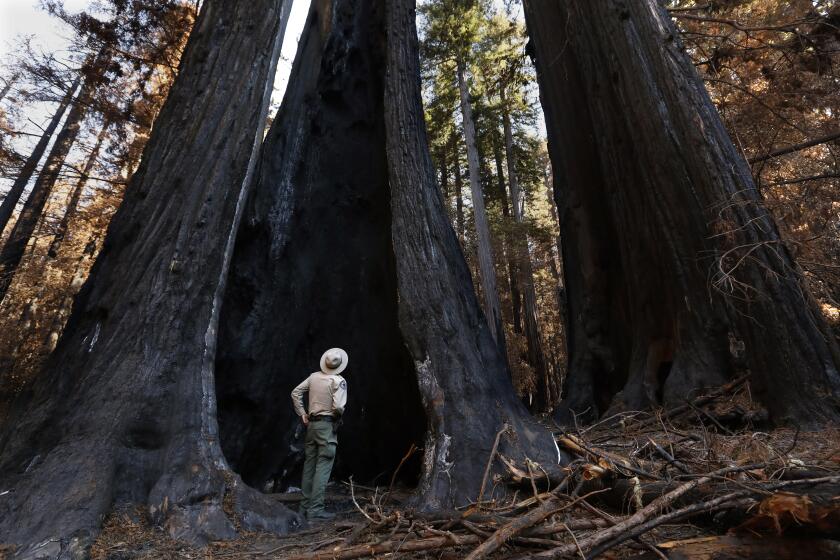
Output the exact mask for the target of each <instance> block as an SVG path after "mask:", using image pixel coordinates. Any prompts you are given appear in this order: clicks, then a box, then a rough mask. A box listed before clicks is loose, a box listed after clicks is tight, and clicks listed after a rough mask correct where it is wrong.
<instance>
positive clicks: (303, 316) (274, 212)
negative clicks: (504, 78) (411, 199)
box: [216, 0, 425, 489]
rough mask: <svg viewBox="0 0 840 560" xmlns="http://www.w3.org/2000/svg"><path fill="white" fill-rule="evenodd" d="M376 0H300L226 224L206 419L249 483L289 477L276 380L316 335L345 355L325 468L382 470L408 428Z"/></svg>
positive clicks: (287, 387)
mask: <svg viewBox="0 0 840 560" xmlns="http://www.w3.org/2000/svg"><path fill="white" fill-rule="evenodd" d="M382 5H383V3H382V2H380V1H379V0H318V1H316V2H314V3H313V4H312V7H311V9H310V13H309V17H308V20H307V22H306V26H305V29H304V32H303V34H302V36H301V40H300V44H299V47H298V56H297V58H296V60H295V64H294V68H293V70H292V73H291V76H290V79H289V83H290V86H289V89H288V91H287V94H286V98H285V99H284V101H283V104H282V106H281V108H280V111H279V113H278V115H277V117H276V118H275V119H274V122H273V124H272V127H271V130H270V131H269V133H268V136H267V139H266V142H265V145H264V147H263V152H262V154H261V165H260V175H259V177H258V182H257V184H256V185H255V189H254V191H253V193H252V196H251V198H250V200H249V202H248V205H247V207H246V210H245V215H244V220H243V223H242V227H241V229H240V232H239V235H238V238H237V242H236V248H235V252H234V259H233V264H232V268H231V277H230V280H229V283H228V289H227V293H226V297H225V303H224V306H223V312H222V321H221V331H220V347H219V355H218V358H217V377H216V379H217V390H218V403H219V424H220V430H221V439H222V447H223V450H224V451H225V456H226V457H227V458H228V460H229V461H230V463H231V465H232V467H233V468H234V469H235V470H237V471H238V472H239V473H241V474H242V476H243V478H244V479H245V480H246V481H247V482H250V483H252V484H255V485H260V486H263V485H265V483H268V486H269V487H270V486H271V485H272V483H273V484H274V485H275V486H274V487H275V488H278V489H279V488H285V487H286V486H288V485H289V484H294V485H299V483H300V478H299V476H300V473H299V468H298V467H299V466H300V465H299V464H300V461H301V458H302V451H303V442H302V437H301V436H302V434H301V432H302V431H303V430H302V424H301V422H300V420H299V419H298V418H297V416H296V415H295V414H294V411H293V409H292V407H291V401H290V398H289V394H290V393H291V390H292V389H293V388H294V387H295V386H296V385H297V384H298V383H300V381H301V380H302V379H303V378H305V377H306V376H307V375H308V374H309V373H311V372H312V371H316V370H317V369H318V361H319V359H320V356H321V353H322V352H323V351H324V350H326V349H327V348H331V347H335V346H339V347H341V348H344V349H345V350H347V352H348V353H349V356H350V365H349V367H348V369H347V370H346V371H345V373H344V376H345V377H346V379H347V383H348V392H349V402H348V406H347V409H346V413H345V415H344V417H343V425H342V427H341V429H340V431H339V440H340V442H339V446H338V456H337V459H336V466H335V471H334V472H335V476H337V477H342V478H346V477H347V476H349V475H354V479H355V480H356V481H359V482H365V481H375V480H377V479H376V477H377V476H378V475H379V476H381V475H383V474H387V476H390V473H391V472H392V471H393V470H394V468H396V466H397V465H398V464H399V462H400V459H401V457H402V456H403V455H404V454H405V452H406V450H407V449H408V448H409V446H410V445H411V444H412V443H415V444H418V445H419V444H421V443H422V439H423V434H424V430H425V420H424V415H423V410H422V408H421V406H420V396H419V393H418V390H417V381H416V378H415V376H414V370H413V363H412V360H411V358H410V356H409V355H408V353H407V351H406V349H405V344H404V342H403V341H402V338H401V336H400V333H399V329H398V326H397V286H396V272H395V270H394V255H393V250H392V248H391V221H390V213H391V212H390V202H389V192H388V170H387V166H386V159H385V124H384V118H383V109H382V104H383V95H384V94H383V57H384V52H383V44H384V27H383V18H384V12H383V8H382ZM418 470H419V462H417V461H414V464H413V468H407V467H406V466H404V467H403V469H401V473H402V474H403V475H408V476H409V482H410V483H414V482H416V476H417V472H418ZM378 480H379V482H381V481H382V479H378Z"/></svg>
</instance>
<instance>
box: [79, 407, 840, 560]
mask: <svg viewBox="0 0 840 560" xmlns="http://www.w3.org/2000/svg"><path fill="white" fill-rule="evenodd" d="M699 431H700V432H702V434H701V435H699V436H696V435H694V434H687V435H691V436H692V438H681V437H680V434H682V433H684V432H683V431H681V430H680V428H679V427H677V426H674V425H672V424H668V425H667V427H666V426H665V424H664V423H663V424H662V425H661V426H656V427H655V428H653V429H651V430H647V431H645V430H642V429H631V428H627V429H625V430H624V431H623V433H620V434H619V433H616V432H615V431H614V430H610V431H608V430H601V431H599V429H598V428H597V427H596V428H594V429H592V430H591V431H582V432H581V433H580V434H579V435H580V437H588V438H589V439H587V440H586V441H587V442H588V443H589V444H591V445H592V446H595V445H597V446H598V449H599V450H608V451H603V452H604V453H610V454H616V455H613V456H617V454H619V453H620V454H622V455H623V456H627V457H634V458H635V459H636V460H637V462H635V463H634V464H636V465H641V466H642V467H643V468H646V469H650V470H651V471H654V470H655V472H656V473H657V476H659V475H661V476H663V477H668V478H667V479H668V480H671V478H670V477H671V474H673V472H675V470H674V469H673V468H672V467H671V466H668V465H665V466H663V465H662V464H660V465H659V466H657V464H655V463H654V461H653V458H652V457H651V456H650V452H651V450H650V449H648V447H649V443H648V442H650V441H651V440H658V441H660V442H662V443H663V445H665V446H666V447H668V449H670V450H671V452H672V453H673V454H674V455H675V459H676V460H677V461H679V462H680V464H681V465H682V467H681V468H684V469H690V470H691V471H692V472H698V473H704V472H709V471H712V470H714V469H716V468H719V467H720V465H727V464H734V465H740V464H749V463H754V462H764V463H766V464H767V465H769V466H768V467H767V468H766V469H763V470H762V471H761V472H758V471H755V472H752V471H750V472H747V473H745V474H746V475H748V476H747V477H745V478H743V479H732V480H731V481H729V482H730V483H732V484H736V485H737V484H746V483H752V482H753V481H772V480H776V479H780V480H781V479H782V478H784V477H783V474H784V472H785V471H789V470H790V469H800V470H802V472H805V473H813V472H816V473H817V474H820V473H826V474H831V473H836V472H838V471H840V430H836V429H835V430H825V431H821V432H798V431H796V430H790V429H780V430H774V431H759V430H740V431H738V432H732V431H729V430H727V429H726V428H725V427H723V426H721V427H717V426H714V429H706V428H705V427H703V426H702V424H701V428H700V430H699ZM669 436H670V437H671V440H672V441H671V442H670V443H666V441H667V437H669ZM673 441H682V443H680V444H679V446H675V445H674V444H673ZM561 443H562V442H561ZM646 454H647V455H646ZM601 464H602V465H603V464H604V463H603V462H602V463H601ZM617 470H618V469H617ZM809 476H812V475H809ZM663 480H664V479H663ZM739 480H743V482H739ZM604 484H605V485H609V484H610V482H609V481H608V480H607V481H605V483H604ZM520 492H523V493H520ZM535 492H537V489H536V488H535ZM523 494H524V495H526V496H527V487H523V488H522V489H520V490H518V491H514V492H513V495H512V496H511V497H509V499H505V500H501V501H499V503H498V504H495V505H492V506H486V507H487V509H486V510H485V511H491V512H492V511H496V512H500V513H501V514H505V515H513V514H510V513H505V512H506V511H507V512H509V508H510V506H509V505H507V504H513V503H515V502H517V500H520V503H522V502H521V500H522V496H523ZM768 494H769V493H768ZM546 495H547V494H546ZM382 496H383V489H381V488H376V489H374V488H366V487H364V486H358V485H357V486H355V497H356V500H357V502H358V503H359V504H360V505H361V509H360V508H358V507H356V505H355V504H354V503H353V500H352V498H351V495H350V487H349V484H348V483H347V482H344V481H342V482H333V483H331V485H330V488H329V492H328V503H327V506H328V508H329V509H330V510H332V511H335V512H337V513H338V517H337V519H336V520H335V521H331V522H321V523H317V524H311V525H309V526H306V527H304V528H303V529H302V530H301V531H299V532H297V533H294V534H291V535H288V536H285V537H277V536H273V535H267V534H256V533H245V534H242V535H241V536H240V538H238V539H237V540H233V541H225V542H213V543H210V544H208V545H207V546H205V547H201V548H196V547H190V546H187V545H184V544H182V543H178V542H175V541H173V540H172V539H170V538H169V537H168V536H167V535H166V534H165V533H164V532H163V531H162V530H160V529H158V528H155V527H152V526H151V525H150V524H149V523H148V521H147V520H146V518H145V515H144V514H143V512H142V511H139V510H137V511H130V512H120V513H115V514H112V515H111V516H110V517H109V518H108V519H107V520H106V522H105V525H104V529H103V531H102V533H101V535H100V537H99V539H98V540H97V542H96V544H95V545H94V547H93V549H92V553H91V556H92V558H93V559H94V560H128V559H140V558H142V559H148V560H153V559H182V558H183V559H204V560H213V559H222V558H225V559H238V558H276V559H283V558H301V557H306V556H307V555H309V556H314V555H315V554H320V555H324V554H326V557H328V558H329V557H333V556H334V555H335V557H338V556H337V553H338V551H339V550H346V549H347V548H348V547H350V546H353V545H359V544H376V543H383V542H385V541H388V540H389V539H391V540H392V541H393V539H394V538H396V539H400V538H404V539H409V537H410V536H411V538H412V539H413V538H414V536H412V535H411V530H410V529H406V527H405V526H401V525H400V522H399V518H400V515H402V516H403V517H404V519H410V517H411V511H410V508H409V507H408V505H407V504H408V499H409V496H410V489H406V488H401V489H397V490H395V491H394V492H393V493H392V494H391V495H390V496H389V498H388V499H387V500H383V499H382ZM534 497H535V498H536V495H535V496H534ZM282 499H283V501H284V502H286V503H287V504H288V505H289V507H291V508H292V509H295V508H296V507H297V500H298V499H299V494H285V495H282ZM823 499H827V500H829V501H830V502H831V503H832V504H835V505H837V504H838V503H840V502H839V501H840V497H838V496H836V495H832V496H823ZM593 504H595V506H597V507H593V506H589V505H587V507H586V508H570V509H568V510H566V511H564V512H562V513H559V514H556V515H554V516H551V517H550V518H548V519H546V520H545V522H546V523H552V522H554V523H567V524H568V523H571V522H577V523H580V522H582V520H585V519H590V520H592V521H593V522H596V521H599V518H600V520H603V519H604V518H605V516H606V517H609V518H611V519H616V520H617V519H621V518H622V517H621V516H622V515H627V514H629V513H631V512H632V507H631V505H630V504H627V503H625V504H622V505H619V506H616V504H615V503H612V504H610V503H606V502H598V501H597V500H595V501H593ZM363 511H364V513H363ZM524 511H527V509H525V510H524ZM833 511H834V513H837V512H838V511H840V507H837V508H835V510H833ZM377 513H378V514H379V515H380V518H381V519H385V518H389V519H392V520H393V519H394V518H395V517H396V518H397V520H398V521H397V523H396V524H392V525H388V524H387V523H384V522H383V523H382V527H380V528H377V529H375V530H374V529H371V527H372V526H374V525H376V524H374V523H372V522H371V521H369V519H368V517H367V515H366V514H369V515H373V516H376V515H377ZM748 513H749V512H748ZM516 515H519V514H518V513H517V514H516ZM755 515H756V516H758V513H757V509H756V513H755ZM613 516H615V517H613ZM513 518H515V516H514V517H511V519H513ZM831 519H833V520H834V521H831V523H835V521H836V519H837V517H834V518H831ZM807 521H808V520H807V519H800V520H797V519H796V518H795V514H794V522H793V525H797V524H799V525H803V526H805V525H807V524H808V523H807ZM601 522H603V521H601ZM737 522H738V523H743V516H742V517H741V518H739V519H738V521H737ZM797 522H801V523H797ZM733 523H735V522H733V520H732V519H731V518H728V517H726V516H725V515H723V513H722V512H718V514H714V512H710V514H709V515H704V516H701V517H699V518H694V519H692V520H691V521H689V522H681V523H675V524H663V525H660V526H658V527H656V528H655V529H653V530H651V531H649V532H647V533H645V534H644V535H643V536H641V537H640V538H638V539H636V540H631V541H628V542H627V543H624V544H622V545H621V546H617V547H615V548H612V549H611V550H608V551H606V552H604V553H603V554H602V555H600V556H598V558H605V559H614V558H639V559H646V560H647V559H652V560H658V559H661V558H669V559H672V560H681V559H697V560H700V559H703V560H711V559H715V560H726V559H743V558H755V559H761V558H782V559H785V558H790V559H799V558H807V559H808V560H817V559H819V558H840V527H828V528H827V529H826V530H823V531H822V533H821V534H818V535H817V534H810V535H808V534H807V531H806V532H805V533H806V534H804V535H803V533H802V532H801V531H798V530H797V527H793V528H792V529H791V530H787V528H785V530H783V531H782V530H780V531H775V532H774V531H770V532H766V531H763V530H762V529H761V527H759V525H754V527H755V530H754V529H750V530H749V531H736V532H733ZM405 525H406V526H407V525H408V523H407V522H405ZM424 527H425V528H426V530H427V531H432V532H434V534H438V533H440V534H447V532H448V531H447V530H448V526H441V525H440V524H438V525H434V524H433V523H432V524H429V525H424ZM435 527H438V528H439V529H443V530H442V531H441V530H437V529H435ZM452 530H453V531H455V529H452ZM475 530H476V531H479V533H477V534H481V535H483V536H482V538H481V540H484V537H486V535H487V533H480V530H479V529H478V528H476V529H475ZM485 530H489V531H492V530H493V527H492V525H491V526H490V528H489V529H487V526H485ZM594 532H595V530H578V531H574V532H572V531H569V533H570V535H571V537H570V535H567V534H557V535H553V536H550V539H556V540H555V541H552V540H548V539H531V541H533V547H532V546H531V544H532V543H530V542H528V541H529V539H520V540H519V541H518V542H517V543H515V544H510V545H508V546H504V547H502V548H500V549H499V550H497V551H495V552H494V553H492V554H491V555H490V556H488V557H489V558H527V557H529V553H536V552H540V551H544V550H546V549H547V548H548V547H550V543H551V542H556V543H557V544H558V545H560V544H563V542H570V538H572V539H584V538H586V537H587V536H588V535H591V534H592V533H594ZM778 533H781V534H778ZM825 533H828V534H827V535H826V534H825ZM458 534H459V535H464V534H467V535H468V534H469V533H466V532H461V533H458ZM428 537H429V533H426V538H428ZM826 537H828V539H829V540H826ZM473 538H475V537H473ZM832 538H833V539H838V540H836V541H834V540H830V539H832ZM475 546H476V545H475V544H470V545H468V546H450V545H447V546H446V547H444V548H438V549H435V550H429V551H417V552H400V551H399V550H397V551H395V552H387V553H382V554H377V555H375V556H374V557H376V558H389V559H391V558H394V559H395V558H403V559H406V560H408V559H438V560H454V559H457V558H464V557H466V556H467V555H468V554H469V552H470V551H472V550H473V549H474V548H475ZM323 557H324V556H318V558H323ZM363 557H364V556H363ZM366 557H371V556H366ZM571 557H575V556H571ZM577 557H586V558H588V556H583V555H582V554H580V555H577Z"/></svg>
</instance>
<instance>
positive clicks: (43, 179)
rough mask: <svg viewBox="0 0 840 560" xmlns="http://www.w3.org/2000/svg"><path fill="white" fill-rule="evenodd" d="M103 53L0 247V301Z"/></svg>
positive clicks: (88, 98)
mask: <svg viewBox="0 0 840 560" xmlns="http://www.w3.org/2000/svg"><path fill="white" fill-rule="evenodd" d="M104 56H106V55H105V54H104V53H100V55H99V56H98V57H97V59H96V60H95V61H94V63H93V66H92V68H93V69H94V70H95V71H94V72H93V73H90V74H88V75H87V77H86V78H85V81H84V83H83V84H82V89H81V91H79V95H78V96H77V97H76V99H75V100H74V101H73V104H72V106H71V108H70V113H68V115H67V119H66V120H65V121H64V125H63V126H62V127H61V132H59V133H58V136H57V137H56V139H55V143H53V146H52V148H51V149H50V153H49V155H48V156H47V159H46V160H45V161H44V166H43V168H42V169H41V173H40V174H39V175H38V179H36V181H35V184H34V185H33V186H32V192H30V193H29V197H28V198H27V199H26V202H25V203H24V205H23V209H22V210H21V212H20V216H18V219H17V221H16V222H15V226H14V228H12V232H11V233H10V234H9V238H8V239H7V240H6V243H5V245H3V250H2V251H0V302H2V301H3V298H4V297H5V296H6V293H7V292H8V290H9V286H10V285H11V283H12V279H13V278H14V275H15V272H16V271H17V268H18V265H19V264H20V261H21V259H23V256H24V254H25V253H26V246H27V245H28V244H29V241H30V239H32V236H33V234H34V233H35V228H36V227H37V225H38V223H39V221H40V220H41V216H42V214H43V213H44V207H45V206H46V205H47V202H48V201H49V199H50V195H52V192H53V188H54V187H55V184H56V182H58V179H59V177H60V175H61V170H62V168H63V167H64V162H65V160H66V159H67V155H68V154H69V153H70V149H71V148H72V147H73V144H74V143H75V142H76V138H77V137H78V136H79V130H80V129H81V126H82V122H83V121H84V120H85V116H86V115H87V112H88V108H89V107H90V105H91V102H92V99H93V94H94V91H95V90H96V88H97V87H98V86H99V82H100V80H101V74H100V73H99V71H97V69H101V68H102V66H103V65H102V58H103V57H104Z"/></svg>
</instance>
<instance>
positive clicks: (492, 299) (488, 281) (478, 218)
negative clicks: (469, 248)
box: [457, 60, 505, 351]
mask: <svg viewBox="0 0 840 560" xmlns="http://www.w3.org/2000/svg"><path fill="white" fill-rule="evenodd" d="M466 71H467V70H466V64H465V63H464V61H463V60H458V62H457V74H458V91H459V92H460V96H461V117H462V119H463V123H464V142H465V144H466V146H467V165H468V166H469V175H470V192H471V193H472V202H473V217H474V220H475V234H476V235H475V236H476V242H477V243H476V245H477V252H478V267H479V270H480V272H481V287H482V291H483V292H484V313H485V315H486V316H487V323H488V324H489V325H490V333H491V334H492V335H493V340H495V341H496V344H498V345H499V348H500V349H502V351H504V347H505V331H504V328H503V327H502V312H501V305H500V304H499V293H498V291H497V289H496V266H495V264H494V261H493V247H492V240H491V239H490V224H489V223H488V222H487V211H486V210H485V209H484V193H483V192H482V190H481V176H480V172H479V160H478V147H477V146H476V140H475V123H474V122H473V115H472V105H471V102H470V93H469V90H468V88H467V78H466Z"/></svg>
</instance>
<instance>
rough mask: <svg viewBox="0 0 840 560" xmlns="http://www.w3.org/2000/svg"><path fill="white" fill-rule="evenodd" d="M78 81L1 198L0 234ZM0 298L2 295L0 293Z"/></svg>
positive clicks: (71, 97)
mask: <svg viewBox="0 0 840 560" xmlns="http://www.w3.org/2000/svg"><path fill="white" fill-rule="evenodd" d="M80 81H81V78H76V80H75V81H74V82H73V85H71V86H70V89H68V90H67V93H65V94H64V97H63V98H62V100H61V102H60V103H59V104H58V107H57V108H56V110H55V113H53V116H52V118H51V119H50V123H49V124H48V125H47V128H45V129H44V133H43V134H41V138H40V139H39V140H38V143H37V144H35V148H34V149H33V150H32V153H31V154H29V157H28V158H26V163H24V164H23V167H22V168H21V170H20V173H18V176H17V177H15V182H14V183H12V186H11V187H10V188H9V192H8V193H6V198H4V199H3V203H2V204H0V235H2V233H3V230H5V229H6V226H7V225H8V223H9V220H10V219H11V217H12V214H13V213H14V211H15V206H16V205H17V203H18V201H19V200H20V197H21V195H23V191H24V190H25V189H26V185H28V184H29V181H30V180H31V179H32V175H33V174H34V173H35V170H36V169H37V168H38V162H40V161H41V158H42V157H43V156H44V152H45V151H47V146H49V143H50V140H51V139H52V137H53V134H55V131H56V129H57V128H58V125H59V124H61V119H62V118H64V113H65V112H66V111H67V107H69V106H70V102H71V101H72V100H73V95H74V94H75V93H76V90H77V89H78V87H79V82H80ZM0 285H2V284H0ZM0 294H2V292H0ZM0 300H2V295H0Z"/></svg>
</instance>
